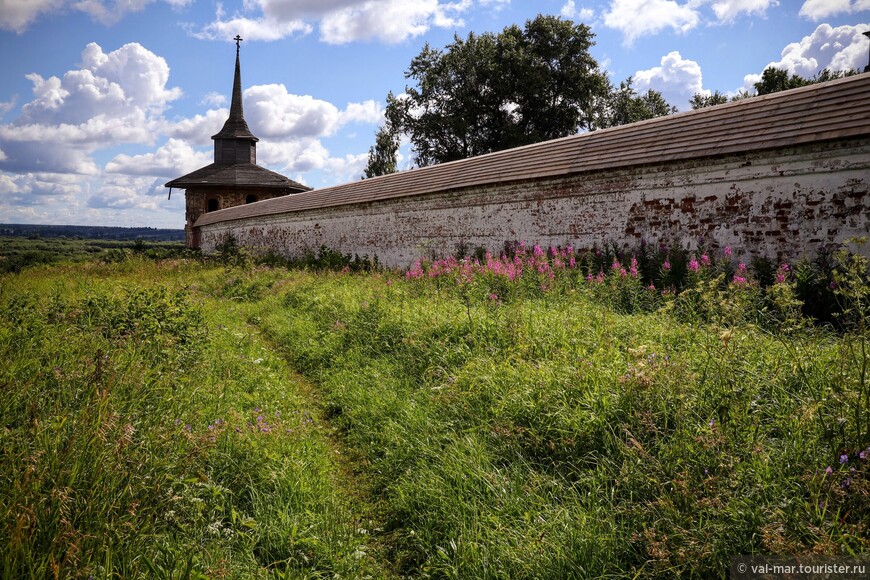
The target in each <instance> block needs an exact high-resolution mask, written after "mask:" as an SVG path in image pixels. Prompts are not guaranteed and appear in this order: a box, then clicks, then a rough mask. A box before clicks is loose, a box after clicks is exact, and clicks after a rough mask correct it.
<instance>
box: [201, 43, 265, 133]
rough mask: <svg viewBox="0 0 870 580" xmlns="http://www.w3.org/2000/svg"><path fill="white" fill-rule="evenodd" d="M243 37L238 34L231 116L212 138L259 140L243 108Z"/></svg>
mask: <svg viewBox="0 0 870 580" xmlns="http://www.w3.org/2000/svg"><path fill="white" fill-rule="evenodd" d="M241 40H242V39H241V37H239V36H238V35H237V36H236V38H235V41H236V74H235V77H234V78H233V97H232V103H231V104H230V116H229V118H228V119H227V121H226V123H224V127H223V129H221V130H220V132H219V133H217V134H216V135H212V139H244V140H246V141H259V139H257V138H256V137H254V134H253V133H251V130H250V129H249V128H248V123H247V122H246V121H245V114H244V111H243V110H242V67H241V66H240V65H239V42H241Z"/></svg>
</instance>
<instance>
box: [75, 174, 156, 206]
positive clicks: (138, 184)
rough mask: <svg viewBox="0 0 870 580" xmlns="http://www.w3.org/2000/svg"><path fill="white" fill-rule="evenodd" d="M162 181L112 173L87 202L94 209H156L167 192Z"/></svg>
mask: <svg viewBox="0 0 870 580" xmlns="http://www.w3.org/2000/svg"><path fill="white" fill-rule="evenodd" d="M160 181H161V180H155V179H154V178H152V177H136V176H129V175H110V176H107V177H106V178H105V179H103V181H102V183H101V184H100V188H99V191H96V192H94V193H93V194H91V195H90V196H88V198H87V202H86V203H87V206H88V207H90V208H94V209H117V210H125V211H128V210H134V209H140V210H151V211H155V210H158V209H160V206H161V204H160V201H161V198H162V197H163V196H164V195H166V194H167V192H166V189H165V188H164V187H163V184H162V183H160Z"/></svg>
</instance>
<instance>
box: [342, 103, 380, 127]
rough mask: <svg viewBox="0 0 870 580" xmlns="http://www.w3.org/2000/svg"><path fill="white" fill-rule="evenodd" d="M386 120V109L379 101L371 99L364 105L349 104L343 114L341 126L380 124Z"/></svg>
mask: <svg viewBox="0 0 870 580" xmlns="http://www.w3.org/2000/svg"><path fill="white" fill-rule="evenodd" d="M383 120H384V109H383V107H382V106H381V104H380V103H379V102H377V101H373V100H371V99H369V100H368V101H364V102H362V103H349V104H348V105H347V108H346V109H345V110H344V111H342V113H341V124H342V125H344V124H347V123H369V124H378V123H380V122H381V121H383Z"/></svg>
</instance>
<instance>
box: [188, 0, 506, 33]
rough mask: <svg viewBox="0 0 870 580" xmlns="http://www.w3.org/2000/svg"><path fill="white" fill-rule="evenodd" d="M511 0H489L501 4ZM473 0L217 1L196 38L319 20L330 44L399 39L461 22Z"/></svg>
mask: <svg viewBox="0 0 870 580" xmlns="http://www.w3.org/2000/svg"><path fill="white" fill-rule="evenodd" d="M506 1H507V0H489V1H486V2H483V4H484V5H485V6H495V7H496V9H497V8H498V7H500V6H501V5H503V4H504V3H505V2H506ZM471 5H472V2H471V0H457V1H455V2H444V1H443V0H362V1H361V0H245V2H244V3H243V7H244V11H243V12H242V13H235V14H234V15H233V16H232V18H230V19H229V20H227V19H225V13H224V10H223V7H222V6H221V5H220V4H218V9H217V14H216V17H215V21H214V22H212V23H210V24H208V25H206V26H205V27H204V28H202V29H201V30H199V31H193V30H192V28H191V27H190V26H188V29H189V30H190V32H191V34H193V35H194V36H195V37H197V38H208V39H217V38H229V37H231V36H234V35H235V34H241V35H242V37H243V38H246V39H250V40H264V41H268V40H278V39H280V38H285V37H287V36H292V35H294V34H308V33H309V32H311V30H312V26H311V24H309V23H308V22H307V20H315V21H319V23H320V37H321V39H322V40H323V41H324V42H327V43H330V44H346V43H348V42H353V41H359V40H378V41H381V42H387V43H397V42H402V41H404V40H407V39H408V38H412V37H416V36H420V35H422V34H424V33H425V32H427V31H428V30H429V29H431V28H432V27H433V26H434V27H441V28H452V27H455V26H461V25H462V21H461V20H460V19H459V18H458V15H459V14H461V13H463V12H465V11H467V10H468V9H469V8H470V7H471Z"/></svg>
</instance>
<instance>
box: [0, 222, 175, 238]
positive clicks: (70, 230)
mask: <svg viewBox="0 0 870 580" xmlns="http://www.w3.org/2000/svg"><path fill="white" fill-rule="evenodd" d="M0 235H2V236H16V237H17V236H23V237H27V238H32V239H36V238H70V239H82V240H147V241H152V242H180V241H184V230H182V229H178V230H172V229H161V228H149V227H138V228H137V227H132V228H124V227H115V226H71V225H59V226H56V225H40V224H0Z"/></svg>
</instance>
